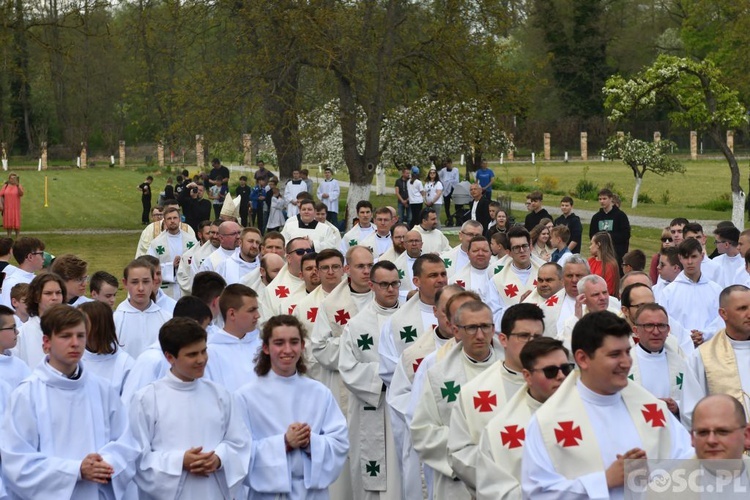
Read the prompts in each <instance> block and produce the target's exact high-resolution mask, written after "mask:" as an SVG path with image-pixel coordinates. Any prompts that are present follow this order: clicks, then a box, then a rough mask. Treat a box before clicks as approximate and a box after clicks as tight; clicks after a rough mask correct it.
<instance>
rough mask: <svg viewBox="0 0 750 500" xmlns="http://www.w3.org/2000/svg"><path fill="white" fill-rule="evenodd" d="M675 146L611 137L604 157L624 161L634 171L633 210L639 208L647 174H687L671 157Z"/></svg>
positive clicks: (662, 142)
mask: <svg viewBox="0 0 750 500" xmlns="http://www.w3.org/2000/svg"><path fill="white" fill-rule="evenodd" d="M674 146H675V143H674V142H672V141H659V142H646V141H642V140H640V139H634V138H633V137H631V136H630V134H627V135H622V136H621V135H617V136H614V137H610V139H609V141H608V143H607V147H606V148H605V149H604V151H602V155H604V156H605V157H606V158H609V159H611V160H614V159H617V160H622V161H623V163H625V165H627V166H628V167H630V170H632V171H633V177H635V189H634V190H633V202H632V203H631V204H630V207H631V208H635V207H637V206H638V194H639V193H640V191H641V183H642V182H643V176H644V175H645V174H646V172H653V173H655V174H657V175H662V176H663V175H667V174H672V173H675V172H677V173H680V174H682V173H685V167H684V166H683V165H682V164H681V163H680V162H679V161H678V160H676V159H675V158H672V157H670V156H669V151H670V150H671V149H672V148H673V147H674Z"/></svg>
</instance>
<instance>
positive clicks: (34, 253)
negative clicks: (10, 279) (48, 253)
mask: <svg viewBox="0 0 750 500" xmlns="http://www.w3.org/2000/svg"><path fill="white" fill-rule="evenodd" d="M31 255H44V252H31Z"/></svg>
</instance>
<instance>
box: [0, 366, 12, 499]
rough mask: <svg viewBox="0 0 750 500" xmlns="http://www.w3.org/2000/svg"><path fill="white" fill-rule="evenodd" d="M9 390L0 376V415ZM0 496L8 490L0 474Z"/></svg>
mask: <svg viewBox="0 0 750 500" xmlns="http://www.w3.org/2000/svg"><path fill="white" fill-rule="evenodd" d="M11 392H13V388H12V387H11V386H10V385H8V383H7V382H5V381H4V380H3V379H2V378H0V415H5V407H6V406H7V404H8V402H9V401H10V393H11ZM0 498H2V499H3V500H5V499H7V498H8V492H7V491H5V485H4V484H3V477H2V474H0Z"/></svg>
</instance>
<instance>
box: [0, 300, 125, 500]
mask: <svg viewBox="0 0 750 500" xmlns="http://www.w3.org/2000/svg"><path fill="white" fill-rule="evenodd" d="M87 324H88V323H87V320H86V316H85V315H84V314H83V313H82V312H81V311H79V310H77V309H75V308H73V307H71V306H69V305H67V304H59V305H56V306H53V307H51V308H50V309H49V310H48V311H47V312H46V313H45V315H44V316H43V317H42V332H43V334H44V337H43V339H44V340H43V342H44V348H45V351H47V352H48V353H49V354H48V355H47V357H46V358H45V359H44V361H43V362H42V363H40V364H39V365H38V366H37V367H36V368H35V369H34V371H33V373H32V375H31V376H30V377H29V378H27V379H26V380H25V381H24V382H22V383H21V385H20V386H18V388H16V390H15V391H14V392H13V394H12V395H11V399H10V402H9V403H8V406H7V410H6V412H5V419H4V422H3V431H4V432H3V439H2V440H0V454H1V455H2V466H3V476H4V482H5V487H6V489H7V490H8V491H9V492H10V494H11V495H12V498H34V499H39V500H46V499H50V500H51V499H57V498H87V499H88V498H117V499H119V498H122V496H123V494H124V493H125V489H126V488H127V486H128V484H129V483H130V482H131V480H132V478H133V474H134V473H135V460H136V458H137V456H138V454H139V452H140V448H139V446H138V443H137V442H136V441H135V439H134V438H133V435H132V433H131V429H130V427H129V425H128V417H127V413H126V410H125V408H124V406H123V404H122V402H121V401H120V398H119V397H118V395H117V393H116V391H115V390H114V388H113V387H112V386H111V385H110V384H109V383H108V382H107V381H105V380H104V379H101V378H99V377H96V376H92V375H91V374H90V373H88V371H86V369H85V367H84V366H83V364H82V363H81V361H80V360H81V357H82V356H83V351H84V349H85V348H86V333H87Z"/></svg>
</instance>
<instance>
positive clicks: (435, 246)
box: [413, 207, 451, 255]
mask: <svg viewBox="0 0 750 500" xmlns="http://www.w3.org/2000/svg"><path fill="white" fill-rule="evenodd" d="M421 218H422V220H421V221H420V223H419V224H417V225H415V226H414V228H413V230H414V231H417V232H418V233H419V234H421V235H422V243H423V246H422V251H423V252H424V253H435V254H438V255H440V254H442V253H445V252H447V251H448V250H450V249H451V244H450V242H449V241H448V238H446V237H445V235H444V234H443V232H442V231H440V229H438V228H437V227H438V222H439V221H438V216H437V213H436V212H435V209H434V208H430V207H428V208H425V209H424V210H422V215H421Z"/></svg>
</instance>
